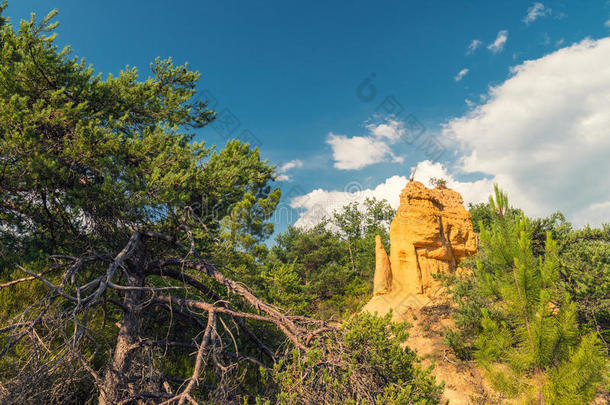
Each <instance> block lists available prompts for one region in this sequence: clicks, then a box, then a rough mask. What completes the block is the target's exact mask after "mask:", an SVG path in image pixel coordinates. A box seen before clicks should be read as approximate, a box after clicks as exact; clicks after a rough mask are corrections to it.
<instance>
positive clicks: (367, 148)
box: [326, 120, 405, 170]
mask: <svg viewBox="0 0 610 405" xmlns="http://www.w3.org/2000/svg"><path fill="white" fill-rule="evenodd" d="M366 128H367V129H368V131H369V134H368V135H367V136H353V137H348V136H345V135H336V134H333V133H332V132H331V133H330V134H329V135H328V138H327V139H326V143H328V144H329V145H330V146H331V148H332V150H333V159H334V160H335V163H334V167H335V168H337V169H340V170H356V169H362V168H363V167H366V166H369V165H372V164H375V163H381V162H394V163H402V162H403V161H404V158H403V157H400V156H396V155H395V154H394V153H393V152H392V149H391V148H390V145H391V144H393V143H396V142H397V141H398V140H399V139H400V138H401V137H402V136H403V135H404V133H405V128H404V123H403V122H401V121H395V120H388V121H386V122H385V123H383V124H369V125H367V126H366Z"/></svg>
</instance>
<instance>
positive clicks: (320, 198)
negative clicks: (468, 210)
mask: <svg viewBox="0 0 610 405" xmlns="http://www.w3.org/2000/svg"><path fill="white" fill-rule="evenodd" d="M413 170H415V180H417V181H420V182H422V183H424V184H426V185H427V186H428V187H430V184H429V180H430V179H431V178H432V177H436V178H443V179H445V180H447V186H448V187H450V188H452V189H454V190H456V191H458V192H460V193H461V194H462V197H463V198H464V202H465V203H469V202H474V203H477V202H484V201H487V199H488V198H489V195H490V194H491V192H492V190H493V183H492V181H491V180H489V179H481V180H477V181H473V182H461V181H457V180H456V179H455V178H454V177H453V176H452V175H451V174H450V173H449V172H448V171H447V169H446V168H445V167H444V166H443V165H442V164H441V163H432V162H431V161H429V160H425V161H423V162H419V163H418V164H417V166H416V167H415V168H414V169H412V170H411V174H412V173H413ZM408 181H409V179H408V178H407V177H406V176H398V175H395V176H392V177H389V178H387V179H386V180H385V181H384V182H383V183H381V184H379V185H377V186H376V187H375V188H367V189H364V188H362V187H361V186H360V185H359V184H358V183H357V182H350V183H348V185H346V187H345V188H344V190H343V191H340V190H322V189H316V190H313V191H312V192H310V193H307V194H305V195H302V196H298V197H295V198H293V199H292V201H291V204H290V205H291V207H293V208H297V209H303V211H302V212H300V214H299V219H298V220H297V221H296V223H295V226H297V227H303V228H309V227H312V226H313V225H315V224H317V223H318V222H320V221H321V220H322V219H323V218H325V217H330V216H331V215H332V214H333V212H334V211H336V210H339V209H340V208H341V207H343V206H345V205H347V204H349V203H351V202H357V203H362V202H363V201H364V200H365V199H366V198H368V197H375V198H377V199H378V200H383V199H385V200H387V201H388V203H389V204H390V205H391V206H392V208H398V204H399V203H400V192H401V191H402V189H403V188H404V187H405V186H406V184H407V182H408Z"/></svg>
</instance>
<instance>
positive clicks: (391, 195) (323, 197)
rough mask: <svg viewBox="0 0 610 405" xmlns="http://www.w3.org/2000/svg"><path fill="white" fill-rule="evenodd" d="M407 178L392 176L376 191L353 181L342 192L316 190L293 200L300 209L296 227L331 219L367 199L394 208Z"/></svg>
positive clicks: (293, 204) (293, 206) (292, 204)
mask: <svg viewBox="0 0 610 405" xmlns="http://www.w3.org/2000/svg"><path fill="white" fill-rule="evenodd" d="M407 181H408V180H407V178H406V177H405V176H392V177H390V178H388V179H387V180H386V181H385V182H384V183H382V184H379V185H378V186H377V187H375V188H374V189H370V188H363V187H362V186H361V185H360V184H359V183H358V182H356V181H353V182H350V183H348V184H346V185H345V187H343V188H342V189H340V190H323V189H316V190H313V191H312V192H310V193H307V194H305V195H302V196H298V197H295V198H293V199H292V201H291V203H290V205H291V207H292V208H296V209H300V210H301V212H300V214H299V218H298V219H297V221H296V223H295V226H297V227H304V228H308V227H311V226H313V225H315V224H317V223H318V222H320V221H321V220H322V219H323V218H325V217H329V216H331V215H332V214H333V212H334V211H336V210H338V209H340V208H341V207H343V206H345V205H347V204H349V203H351V202H357V203H362V202H363V201H364V200H365V199H366V198H367V197H375V198H377V199H379V200H381V199H385V200H387V201H388V202H389V203H390V205H392V207H397V206H398V203H399V197H398V196H399V194H400V190H401V189H402V188H403V187H404V186H405V184H406V183H407Z"/></svg>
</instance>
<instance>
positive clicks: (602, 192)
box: [443, 37, 610, 225]
mask: <svg viewBox="0 0 610 405" xmlns="http://www.w3.org/2000/svg"><path fill="white" fill-rule="evenodd" d="M608 60H610V37H608V38H604V39H600V40H597V41H593V40H589V39H587V40H584V41H582V42H580V43H578V44H575V45H572V46H570V47H566V48H563V49H559V50H557V51H555V52H553V53H551V54H548V55H546V56H544V57H542V58H540V59H536V60H530V61H526V62H524V63H523V64H521V65H519V66H517V67H514V68H513V69H512V76H511V77H510V78H508V79H507V80H506V81H505V82H504V83H502V84H501V85H499V86H497V87H493V88H491V89H490V91H489V94H488V98H487V100H486V101H484V102H483V104H481V105H479V106H478V107H477V108H475V109H474V110H472V111H470V112H468V113H467V114H466V115H464V116H462V117H459V118H456V119H453V120H451V121H449V122H448V123H447V124H446V126H445V128H444V130H443V134H444V135H445V136H452V137H454V138H455V140H456V141H458V142H459V143H461V145H462V148H463V151H462V152H463V153H464V157H463V158H462V160H461V168H462V169H463V170H464V171H466V172H473V173H475V172H481V173H485V174H487V175H490V176H492V178H493V180H494V181H496V182H498V183H499V184H500V186H501V187H502V188H504V189H505V190H506V191H507V192H508V193H509V197H510V198H511V200H512V202H513V203H514V204H515V205H516V206H518V207H521V208H523V209H524V210H525V211H526V213H527V214H529V215H533V216H540V215H547V214H549V213H550V212H552V211H554V210H556V209H560V210H561V211H563V212H564V213H565V214H566V215H567V216H568V218H571V219H572V220H573V221H574V222H575V224H576V225H583V224H584V223H585V222H591V224H592V225H599V224H600V223H601V222H610V217H609V216H608V212H607V206H608V205H607V204H608V201H610V176H608V173H610V159H608V156H609V155H610V114H608V111H610V96H609V95H610V65H608Z"/></svg>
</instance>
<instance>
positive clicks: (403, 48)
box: [6, 0, 610, 229]
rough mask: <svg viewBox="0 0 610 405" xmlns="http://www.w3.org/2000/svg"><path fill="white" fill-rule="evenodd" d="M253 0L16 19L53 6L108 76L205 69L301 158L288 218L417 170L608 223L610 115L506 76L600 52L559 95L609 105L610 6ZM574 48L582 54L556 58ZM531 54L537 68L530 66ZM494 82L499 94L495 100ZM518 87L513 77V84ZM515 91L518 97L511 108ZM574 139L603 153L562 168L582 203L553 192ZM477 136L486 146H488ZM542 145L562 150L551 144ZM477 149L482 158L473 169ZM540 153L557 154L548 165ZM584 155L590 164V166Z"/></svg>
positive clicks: (127, 6) (242, 120)
mask: <svg viewBox="0 0 610 405" xmlns="http://www.w3.org/2000/svg"><path fill="white" fill-rule="evenodd" d="M259 3H263V2H235V1H224V2H206V1H177V2H171V3H170V2H167V1H151V0H149V1H123V2H113V1H93V0H92V1H82V0H80V1H76V0H70V1H69V0H54V1H48V0H46V1H42V0H40V1H28V0H19V1H16V0H12V1H9V8H8V10H7V11H6V14H7V15H8V16H10V17H11V18H12V19H13V21H15V20H17V19H21V18H29V13H30V12H32V11H33V12H35V13H36V14H37V15H38V16H40V17H42V16H43V15H45V14H46V13H47V12H48V11H49V10H50V9H52V8H57V9H59V11H60V14H59V16H58V17H57V20H58V21H59V22H60V27H59V29H58V34H59V37H58V43H59V44H60V45H64V44H70V45H71V46H72V48H73V49H74V53H75V54H76V55H78V56H82V57H85V58H86V60H87V62H88V63H91V64H92V65H93V66H94V68H95V69H96V71H98V72H103V73H104V74H106V73H113V74H116V73H117V72H118V71H120V70H121V69H123V68H124V67H125V66H126V65H130V66H136V67H138V68H139V70H140V72H141V74H142V76H143V77H145V76H146V75H147V74H148V66H149V63H150V61H152V60H153V59H154V58H155V57H157V56H161V57H169V56H171V57H172V58H173V59H174V62H175V63H184V62H188V63H189V65H190V67H191V68H193V69H196V70H198V71H200V72H201V73H202V79H201V81H200V86H199V89H200V90H201V91H202V92H203V91H206V92H207V93H204V94H209V95H211V96H212V97H213V98H214V100H215V102H216V109H217V110H218V111H219V113H222V112H223V111H225V110H226V111H227V112H226V113H227V114H228V112H230V114H232V116H233V117H234V118H236V119H237V120H239V127H237V129H236V130H235V132H234V133H233V134H232V135H239V134H241V133H242V131H244V130H249V131H251V133H252V134H253V135H254V136H255V137H256V139H257V140H258V141H257V143H260V148H261V152H262V155H263V156H264V157H265V158H268V159H269V160H270V161H271V162H272V163H277V164H278V165H280V166H283V165H285V164H287V163H289V162H292V163H291V164H289V165H288V166H285V168H286V170H285V171H284V173H283V176H282V178H283V179H285V180H284V181H282V182H280V184H281V186H282V190H283V191H284V193H285V194H286V195H289V196H290V197H298V196H299V195H306V197H298V198H296V199H294V200H290V199H288V200H286V203H287V204H292V208H295V207H296V208H299V210H298V211H294V212H293V214H295V212H300V213H301V219H303V220H304V219H305V216H306V214H307V213H309V214H311V212H312V210H314V208H315V207H316V206H325V207H329V206H334V205H337V204H340V203H343V202H345V201H349V200H358V199H360V198H361V197H363V196H366V195H369V194H370V195H377V196H379V197H386V198H388V199H390V200H391V199H392V195H393V194H395V195H396V197H397V193H398V192H399V190H400V188H402V186H404V184H403V182H404V178H405V177H409V175H410V173H411V170H412V168H413V167H415V166H418V173H419V176H420V178H421V180H422V181H425V180H427V179H426V178H425V176H426V175H433V174H434V175H437V174H438V175H443V176H445V177H447V178H449V179H450V185H455V188H456V189H458V190H459V191H463V190H466V191H465V192H463V194H464V197H465V199H466V200H467V201H477V200H481V199H482V198H484V196H485V195H487V194H488V191H489V187H490V185H491V184H492V182H493V181H498V182H500V183H501V186H504V187H505V188H507V189H508V191H509V195H510V196H513V195H514V197H515V198H514V199H513V201H515V200H516V202H517V203H520V204H521V205H522V206H524V207H525V208H530V211H533V212H532V214H533V215H544V214H547V213H549V211H551V210H554V209H562V210H563V211H565V212H566V213H567V214H568V217H569V218H570V219H572V220H574V221H575V222H576V223H577V224H579V225H582V224H585V223H587V222H590V223H592V224H599V223H600V222H602V221H604V219H605V222H609V221H610V215H608V214H609V213H610V195H609V194H608V193H607V192H606V191H604V190H607V189H610V187H606V186H607V184H605V183H603V184H599V183H600V182H599V181H597V182H595V183H591V184H589V182H587V181H583V177H586V176H589V175H590V173H591V170H592V169H593V170H597V171H599V170H601V171H602V174H603V175H604V176H605V177H607V174H608V170H610V169H609V167H608V166H601V167H600V166H599V164H600V163H599V162H601V161H602V159H601V158H599V159H598V157H597V155H596V152H608V149H607V148H608V143H606V141H607V140H608V138H609V137H610V134H608V132H607V130H604V128H605V127H606V126H605V121H604V125H601V126H600V125H597V124H596V125H594V128H593V129H591V128H592V127H591V125H589V123H590V122H592V120H593V122H597V121H595V119H594V118H595V117H597V116H598V115H599V112H598V110H596V109H599V108H600V107H599V104H600V103H599V102H595V103H593V102H592V103H593V104H596V105H597V107H591V108H589V109H588V110H587V109H586V108H585V107H582V108H581V110H583V111H581V110H578V111H574V115H570V114H569V113H566V108H570V107H569V106H570V105H572V104H579V103H578V100H572V101H569V100H568V101H566V102H565V103H563V104H562V103H559V104H557V105H554V106H552V107H553V108H555V109H554V110H553V111H547V109H548V108H547V107H544V106H543V104H546V103H543V100H545V98H544V97H542V96H541V94H542V93H535V94H530V93H528V92H527V91H525V93H520V90H519V91H517V90H515V91H513V90H511V86H513V84H512V82H511V83H508V82H509V81H510V79H511V78H516V79H519V80H521V81H522V82H526V81H527V80H530V81H531V82H532V83H534V85H535V84H536V83H540V82H541V80H540V78H547V79H548V78H549V77H555V78H558V79H557V80H560V81H561V82H563V81H562V80H561V78H564V77H566V78H572V79H570V80H569V81H570V83H579V80H578V74H579V73H578V72H579V71H582V69H581V68H579V67H575V68H574V69H572V70H569V69H568V70H569V71H566V72H563V71H561V69H559V70H557V69H555V68H554V67H553V66H555V65H554V64H553V63H552V62H553V59H552V58H556V59H557V62H556V63H557V64H558V65H559V66H572V65H573V63H578V61H580V63H584V61H585V60H589V59H587V58H590V62H587V66H589V65H591V64H593V65H594V67H595V68H596V69H594V70H593V71H592V72H589V73H588V80H590V76H591V75H593V76H594V77H598V78H599V80H600V81H599V83H598V82H595V83H594V84H591V85H590V86H589V87H586V86H585V88H581V89H578V88H577V89H574V88H573V87H569V88H565V89H563V91H562V94H568V93H570V92H572V91H574V94H578V95H581V96H583V97H585V98H587V97H589V96H588V95H590V94H591V90H590V89H591V88H593V87H595V88H600V86H601V88H602V90H603V91H602V92H601V93H599V92H598V93H596V94H597V95H595V94H594V95H592V96H591V97H599V99H600V100H603V101H604V102H605V101H606V100H607V97H606V96H607V95H608V94H610V93H607V92H606V90H608V89H609V88H610V87H605V86H606V85H607V84H608V82H607V81H606V80H605V78H606V72H607V69H606V67H605V66H610V59H606V56H607V55H608V54H607V53H606V48H607V47H608V45H607V44H606V43H605V42H604V38H606V37H608V36H609V35H610V3H608V2H607V1H605V0H598V1H593V0H592V1H586V2H583V1H554V2H551V1H543V2H542V3H539V2H532V1H511V2H498V1H496V2H490V1H469V2H465V1H464V2H454V1H427V2H421V1H402V2H389V1H388V2H383V1H377V2H362V1H358V2H347V1H345V2H301V3H300V4H295V2H285V1H267V2H264V4H259ZM528 15H529V18H528ZM503 38H504V39H503ZM587 38H588V39H587ZM475 40H477V41H480V43H477V42H475V45H476V44H479V45H478V47H477V49H475V50H474V51H469V46H470V45H472V44H473V41H475ZM583 40H585V41H589V42H590V43H587V44H583V42H582V41H583ZM494 42H495V43H496V46H495V47H494V45H493V44H494ZM575 44H576V45H575ZM578 44H580V45H578ZM572 46H575V47H578V46H580V48H574V49H573V51H565V55H564V54H563V53H562V51H561V50H562V49H563V48H569V47H572ZM570 49H572V48H570ZM528 60H529V61H534V63H533V64H530V65H527V64H526V65H523V63H524V62H525V61H528ZM574 61H576V62H574ZM591 61H592V62H591ZM517 66H524V68H523V69H522V71H521V72H520V73H519V72H518V70H517V71H515V70H513V71H511V68H513V67H517ZM545 66H546V67H545ZM465 69H467V70H465ZM545 69H550V70H549V71H548V72H550V73H548V74H547V71H546V70H545ZM460 72H462V77H461V78H460V77H459V74H460ZM371 75H373V76H371ZM536 75H538V76H536ZM571 75H572V76H571ZM574 75H575V76H574ZM371 77H373V79H372V81H371V82H370V83H371V84H372V86H374V89H375V92H376V94H375V97H372V100H365V99H366V97H363V96H362V94H365V95H370V90H371V87H368V86H364V85H363V86H362V87H360V92H359V85H361V84H363V81H364V80H365V79H367V78H371ZM458 79H459V80H458ZM505 85H506V86H505ZM490 86H491V87H494V86H495V87H496V88H499V90H498V91H497V92H496V93H493V92H490V90H489V89H490ZM566 86H567V85H566ZM574 86H576V85H574ZM530 87H532V86H530ZM517 88H520V87H519V83H515V84H514V86H513V87H512V89H517ZM362 89H367V91H369V92H368V93H367V92H364V93H363V92H362ZM587 89H589V90H587ZM577 90H580V91H581V92H580V93H579V92H578V91H577ZM541 91H542V90H541ZM515 92H516V93H518V95H517V96H516V97H512V98H511V95H512V96H515ZM583 92H584V93H583ZM358 94H360V95H361V96H360V97H358ZM548 96H549V97H555V96H553V95H552V94H549V95H548ZM388 97H393V98H392V99H391V100H395V101H397V102H399V103H400V105H402V107H403V108H404V113H403V114H401V115H399V116H391V115H390V114H388V112H387V111H386V110H384V108H383V105H385V104H382V103H383V102H384V101H386V102H387V98H388ZM363 99H364V100H363ZM521 100H523V103H521ZM528 100H531V102H528ZM541 100H542V101H541ZM594 101H595V100H594ZM511 103H513V104H511ZM530 104H531V109H532V113H534V112H535V111H537V110H536V109H537V108H540V114H542V115H543V116H542V118H541V120H539V121H533V122H536V124H532V122H529V121H528V122H524V123H523V124H522V125H521V126H519V125H517V124H514V123H515V122H519V117H515V118H514V119H513V120H512V121H510V122H508V123H506V122H502V121H501V120H500V119H497V118H494V117H497V116H509V115H510V114H503V113H502V108H504V109H506V111H509V112H513V111H515V109H516V108H517V109H518V108H522V107H523V105H530ZM380 105H382V108H380ZM566 106H567V107H566ZM585 110H586V111H585ZM473 112H474V114H475V115H476V116H475V115H473ZM409 114H411V115H409ZM408 116H410V117H413V118H414V119H415V120H416V121H415V122H416V123H418V124H421V125H422V126H423V127H425V129H426V131H425V133H424V135H423V136H422V137H419V138H418V142H414V143H412V144H408V143H407V142H404V137H405V133H406V136H407V137H408V136H409V129H407V127H406V124H407V123H408V122H409V121H408V118H406V117H408ZM568 116H571V117H572V120H571V121H569V122H567V123H566V125H564V126H563V127H566V126H573V125H576V124H578V123H579V122H580V123H582V124H583V125H582V126H579V127H578V128H581V127H582V128H585V129H586V130H587V131H593V132H587V133H586V134H585V135H583V133H582V132H578V131H575V132H570V133H566V134H559V135H556V138H553V135H548V134H551V133H552V132H553V131H554V130H555V129H554V128H552V126H553V122H557V120H556V119H554V117H568ZM608 118H609V117H608V115H607V114H606V115H605V116H604V117H602V119H603V120H606V119H608ZM233 122H235V121H233ZM392 123H394V124H392ZM538 123H539V124H538ZM544 123H547V124H545V125H547V126H546V127H544V125H543V124H544ZM513 124H514V126H515V128H514V131H515V134H514V136H515V139H516V141H515V143H514V144H511V145H509V146H507V145H505V144H504V143H503V142H504V141H503V140H497V142H496V143H493V142H491V141H489V140H490V139H492V138H493V136H488V135H486V132H485V131H490V133H494V134H495V133H496V132H495V131H494V130H495V128H503V131H504V130H507V129H506V128H508V127H510V126H511V125H513ZM383 125H385V126H383ZM477 125H479V127H476V126H477ZM538 126H541V128H538ZM524 128H525V130H524ZM574 128H576V127H574ZM600 128H601V129H600ZM606 128H607V127H606ZM217 129H218V128H217ZM384 129H385V130H387V131H389V132H387V131H386V132H385V133H384V132H383V130H384ZM530 129H531V134H528V131H530ZM376 131H377V132H376ZM577 133H578V134H577ZM503 136H504V137H512V136H513V135H512V134H511V133H510V132H507V133H503ZM547 136H550V138H547ZM577 136H578V137H579V139H594V141H592V142H594V144H591V143H590V142H588V141H587V142H588V143H586V145H585V146H586V148H585V150H584V152H583V154H582V155H581V156H579V159H580V160H579V159H574V161H573V162H572V163H571V165H570V166H569V167H567V168H566V169H568V168H569V169H570V170H571V171H570V172H569V173H568V174H566V176H568V175H569V176H571V179H570V180H569V181H568V183H570V182H572V183H574V185H576V186H579V187H584V192H585V195H583V196H582V197H580V198H572V196H570V195H565V194H566V190H567V189H569V188H568V187H567V186H569V185H571V183H570V184H567V185H566V184H563V183H562V184H555V182H554V181H549V176H552V173H551V172H552V171H553V170H554V169H553V167H554V166H556V165H560V166H561V165H563V162H566V161H567V160H570V159H566V157H565V156H564V155H562V150H563V152H566V151H569V150H574V149H575V148H576V149H578V148H579V147H580V146H583V145H581V144H575V143H574V142H576V140H575V139H573V138H575V137H577ZM198 137H200V139H205V140H206V142H208V143H211V144H216V145H219V146H221V145H223V144H224V142H225V140H224V139H223V137H221V136H219V134H218V132H217V130H215V129H214V128H212V127H207V128H204V129H202V130H201V131H200V132H199V133H198ZM354 137H355V138H357V139H353V138H354ZM428 137H430V138H428ZM477 137H485V138H484V141H482V142H479V140H478V138H477ZM398 138H400V140H398ZM543 138H544V140H543ZM424 139H433V140H434V142H436V144H438V145H440V147H441V148H442V149H443V150H444V152H443V153H442V155H441V156H440V157H438V156H437V154H431V153H425V151H424V150H423V149H424V148H421V147H418V145H417V144H418V143H419V142H420V141H422V142H423V141H424ZM481 139H483V138H481ZM503 139H504V138H503ZM528 139H530V140H529V141H528ZM531 139H538V141H531ZM486 142H487V144H485V143H486ZM489 142H491V143H489ZM583 142H584V141H583ZM483 144H485V145H484V146H478V145H483ZM518 145H522V146H524V147H526V146H527V147H528V148H529V149H530V150H531V149H533V150H534V152H536V153H535V156H534V155H532V157H531V159H526V162H525V163H519V162H516V160H518V159H519V158H518V157H519V156H524V155H523V153H522V151H521V150H520V149H519V148H518ZM548 145H552V146H553V147H552V148H550V149H547V146H548ZM575 145H577V146H575ZM578 145H580V146H578ZM585 146H583V147H585ZM369 147H376V148H378V149H377V152H378V153H372V154H371V153H369V152H370V151H368V148H369ZM499 148H500V149H501V148H506V149H507V154H506V156H507V159H508V157H509V156H513V157H515V158H514V159H512V160H511V162H512V163H509V162H501V164H499V166H498V167H499V168H498V169H497V170H496V169H495V168H494V167H493V165H491V166H490V161H491V162H492V163H493V161H494V160H503V159H499V158H498V157H497V156H495V155H494V153H495V152H497V151H498V150H499ZM587 148H588V149H587ZM475 151H476V153H475V156H476V157H478V159H479V160H477V162H474V161H473V159H472V155H473V152H475ZM544 151H546V152H544ZM587 151H590V155H591V159H588V157H589V155H587ZM367 153H368V155H367ZM528 153H530V152H528ZM545 153H546V154H551V155H552V157H551V158H548V157H546V155H545V157H540V156H541V154H542V155H544V154H545ZM593 155H595V156H593ZM469 156H470V157H471V159H470V160H468V159H466V158H467V157H469ZM481 157H482V158H481ZM346 158H347V161H345V159H346ZM342 159H343V163H341V161H342ZM437 160H438V161H437ZM475 160H476V159H475ZM582 160H590V161H591V165H593V164H595V165H593V166H589V167H586V166H583V165H582V164H581V163H580V162H582ZM531 161H535V162H538V164H537V165H532V164H530V163H531ZM570 161H571V160H570ZM350 162H360V166H358V164H351V163H350ZM367 162H368V163H367ZM371 162H372V163H371ZM468 162H470V163H468ZM511 164H512V165H513V166H511ZM477 165H480V168H479V167H478V166H477ZM514 165H517V166H518V167H527V169H528V171H527V172H524V173H521V174H519V175H513V174H512V173H513V172H515V171H514V170H513V172H511V173H509V171H510V170H511V168H512V167H514ZM596 165H597V166H596ZM421 176H423V177H421ZM533 177H536V178H535V179H533ZM597 177H599V176H597ZM602 177H603V176H602ZM389 179H393V180H391V181H390V180H389ZM564 179H565V178H564ZM384 184H385V186H384V187H381V188H380V185H384ZM547 185H548V187H547ZM314 190H317V191H316V192H314ZM473 190H476V192H474V191H473ZM333 191H334V192H335V193H334V194H333ZM312 192H314V193H312ZM558 196H559V197H562V198H558ZM325 199H326V200H325ZM333 204H334V205H333ZM393 204H395V202H393ZM583 205H585V206H586V207H585V206H583ZM303 212H305V214H303ZM297 218H299V214H298V213H297V214H296V215H293V216H291V217H289V218H287V220H283V219H282V220H279V221H278V222H280V223H279V224H278V225H279V228H280V229H283V228H285V226H286V222H294V221H296V220H297ZM311 218H313V219H314V220H315V215H314V216H313V217H311ZM311 218H310V219H311Z"/></svg>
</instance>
